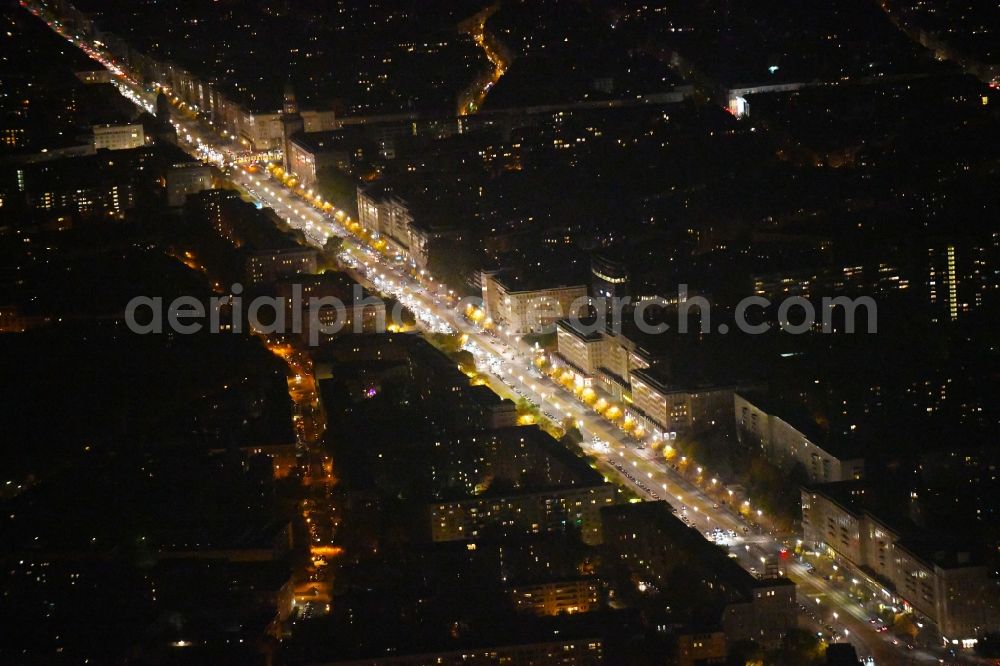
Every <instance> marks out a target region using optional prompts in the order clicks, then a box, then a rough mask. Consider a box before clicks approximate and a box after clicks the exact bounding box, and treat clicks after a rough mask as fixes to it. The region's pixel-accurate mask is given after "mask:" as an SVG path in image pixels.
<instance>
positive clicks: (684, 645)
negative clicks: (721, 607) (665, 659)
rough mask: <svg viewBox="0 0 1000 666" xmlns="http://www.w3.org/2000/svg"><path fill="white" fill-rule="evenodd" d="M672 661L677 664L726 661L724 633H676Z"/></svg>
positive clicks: (696, 665) (691, 664) (695, 664)
mask: <svg viewBox="0 0 1000 666" xmlns="http://www.w3.org/2000/svg"><path fill="white" fill-rule="evenodd" d="M676 641H677V643H676V647H675V648H674V663H675V664H677V666H701V665H702V664H724V663H726V634H725V633H724V632H722V631H711V630H708V631H698V632H688V631H685V632H683V633H680V634H677V636H676Z"/></svg>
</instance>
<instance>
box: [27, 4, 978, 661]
mask: <svg viewBox="0 0 1000 666" xmlns="http://www.w3.org/2000/svg"><path fill="white" fill-rule="evenodd" d="M29 9H32V11H34V12H35V13H36V14H39V16H40V18H42V19H43V20H44V19H45V18H46V17H45V16H44V15H42V14H41V13H40V12H39V11H38V10H36V9H34V8H31V7H29ZM50 25H52V23H51V22H50ZM479 25H480V28H481V25H482V23H481V22H480V24H479ZM53 29H56V30H57V31H58V26H53ZM60 34H62V33H60ZM63 36H64V37H67V39H70V40H71V41H73V43H74V44H75V45H76V46H78V47H79V48H81V49H83V50H84V51H86V52H87V53H88V54H89V55H91V56H92V57H94V58H96V59H98V60H100V61H101V62H102V63H103V64H104V65H105V66H106V67H108V69H110V70H111V71H112V72H113V73H114V74H115V75H116V76H117V84H118V86H119V88H120V89H121V90H122V91H123V94H126V96H128V97H129V98H130V99H132V100H133V101H136V102H137V103H143V102H145V103H147V104H148V103H149V101H150V93H149V92H146V91H143V90H141V88H140V87H139V86H138V85H137V84H136V83H135V82H134V81H132V80H131V79H129V78H128V75H127V73H125V72H122V71H121V70H120V69H119V68H118V67H116V66H115V65H114V64H113V63H110V62H108V60H107V58H105V57H102V55H101V53H100V51H99V49H97V48H95V47H94V46H93V45H91V44H85V43H83V42H82V41H81V40H78V39H73V38H71V37H70V36H67V35H65V34H64V35H63ZM477 41H478V42H480V44H481V45H483V44H482V41H481V37H480V39H479V40H477ZM483 48H484V49H486V48H487V47H486V46H483ZM490 59H491V61H493V62H494V65H495V66H496V71H495V74H494V79H493V82H495V80H496V78H499V75H502V73H503V65H502V63H500V62H499V61H498V60H495V59H494V58H493V57H491V58H490ZM194 111H197V110H196V109H195V110H194ZM174 124H175V125H176V127H177V130H178V137H179V140H180V142H181V146H182V147H183V148H184V149H185V150H187V151H188V152H190V153H191V154H192V155H195V156H197V157H199V158H200V159H204V160H206V161H212V162H214V163H215V164H216V165H217V166H222V167H223V169H224V173H225V174H226V176H227V177H228V178H230V179H231V180H232V182H233V183H235V184H236V185H238V186H239V187H240V188H241V189H242V190H243V191H244V192H245V193H246V195H247V196H248V197H250V198H252V199H254V200H256V201H258V202H259V203H260V204H261V205H263V206H267V207H270V208H272V209H274V211H275V212H276V213H277V214H278V215H279V216H281V217H282V218H284V219H286V220H287V221H288V222H289V223H290V224H291V225H292V226H293V227H295V228H298V229H301V230H302V231H303V232H304V233H305V235H306V237H307V238H308V240H309V242H310V243H312V244H314V245H316V246H317V247H322V246H323V244H324V243H325V241H326V240H327V239H328V238H329V237H332V236H339V237H343V238H344V245H343V250H342V252H341V255H340V259H341V262H342V264H343V269H344V270H345V271H346V272H347V273H348V274H349V275H350V276H351V277H352V278H354V279H355V280H357V281H358V282H359V283H361V284H363V285H364V286H366V287H368V288H370V289H372V290H373V291H375V292H380V293H383V294H386V295H391V296H393V297H395V298H397V299H398V300H399V301H400V302H402V303H403V304H404V305H405V306H406V307H407V308H409V309H410V310H411V311H412V312H413V313H414V315H415V316H416V319H417V325H418V327H419V328H421V329H422V330H425V331H432V332H437V333H455V334H459V335H462V336H463V339H464V340H465V343H464V344H465V348H466V349H468V350H469V351H470V352H472V353H473V354H474V356H475V358H476V361H477V366H478V369H479V371H480V373H481V374H482V375H483V376H484V377H486V379H487V382H488V384H489V385H490V386H491V388H493V389H494V390H495V391H496V392H497V393H499V394H501V395H502V396H504V397H513V398H515V399H517V398H519V397H522V398H524V399H525V400H527V401H529V402H531V403H533V404H534V405H537V407H538V410H539V412H541V413H542V414H545V415H548V416H547V417H546V418H548V419H549V420H551V421H552V424H553V425H555V426H556V427H558V426H559V424H562V423H564V422H565V421H566V420H567V419H568V420H572V421H573V422H575V424H576V426H577V427H578V428H579V430H580V432H581V434H582V436H583V440H582V444H581V446H582V447H583V448H584V449H586V453H587V454H588V455H590V456H591V457H592V458H593V459H595V460H596V461H597V464H598V465H599V468H600V470H601V471H602V472H603V473H604V475H605V476H606V477H607V478H608V479H609V480H613V481H615V482H617V483H619V484H620V485H622V486H624V487H626V488H628V489H629V490H630V491H631V492H632V493H633V494H634V495H636V496H637V497H640V498H643V499H654V500H655V499H663V500H666V501H668V502H669V503H670V504H671V505H672V506H673V507H674V508H675V509H676V510H677V512H678V514H679V515H681V516H682V517H683V518H685V519H686V520H687V521H689V522H690V524H691V526H692V527H694V528H696V529H698V531H699V532H701V533H702V534H705V535H706V536H707V538H714V537H713V530H714V529H715V528H719V529H720V530H722V532H721V534H722V536H721V537H720V538H718V539H716V540H717V541H719V542H720V544H721V545H724V546H727V547H728V548H729V550H730V552H731V553H732V555H731V556H732V557H734V558H736V559H738V560H739V562H740V564H741V565H742V566H743V567H744V568H746V569H747V570H749V571H751V573H755V574H756V573H759V574H763V573H764V568H765V565H767V564H769V563H777V564H778V565H779V566H780V567H781V569H782V570H783V572H784V574H785V575H787V576H788V577H789V578H790V579H792V580H793V581H794V582H795V583H796V584H797V585H798V590H799V593H798V599H799V603H800V606H801V608H802V610H801V612H800V624H801V626H803V627H804V628H808V629H810V630H813V631H817V632H821V633H822V634H823V635H824V637H826V638H830V637H831V634H832V635H834V636H835V637H837V638H839V639H840V640H847V641H850V642H851V643H853V644H854V645H855V646H856V647H857V649H858V653H859V654H860V655H863V656H869V655H870V656H871V657H873V658H874V661H875V663H879V664H900V663H939V662H940V663H958V662H955V661H954V658H951V659H950V660H948V661H946V660H945V659H939V658H940V657H941V656H943V655H938V654H931V653H929V652H925V651H921V650H914V649H910V648H908V646H906V645H902V644H898V645H894V644H893V643H894V642H897V643H898V641H895V639H892V638H890V636H889V633H888V632H886V633H880V632H878V631H877V625H876V624H873V623H872V622H870V617H869V614H868V613H867V612H866V611H865V610H864V608H863V605H862V604H861V603H860V602H859V601H858V600H857V599H856V598H852V597H851V596H849V594H850V591H851V588H852V587H855V586H856V585H857V582H852V577H851V575H850V574H847V575H846V576H837V575H834V576H828V575H825V573H826V571H827V570H826V569H817V570H813V571H811V572H810V570H809V569H810V568H812V565H811V564H809V563H808V562H809V559H812V560H813V561H815V562H817V563H819V566H820V567H824V566H829V564H828V562H829V561H828V560H826V558H821V557H816V556H808V555H807V556H804V557H801V558H800V556H799V555H797V554H796V553H797V552H799V551H800V550H801V548H800V547H801V542H799V541H797V536H796V535H792V534H774V533H772V532H771V531H769V530H768V529H767V527H766V525H767V522H768V521H767V516H762V515H760V513H759V512H758V511H757V510H756V509H755V507H752V506H749V505H748V504H744V505H741V506H738V507H734V506H733V503H730V502H727V501H726V500H727V498H726V496H725V493H726V491H725V490H723V489H722V488H721V487H718V486H720V484H718V483H717V481H716V480H714V479H712V477H711V472H710V471H709V470H704V471H703V470H700V468H699V469H691V468H690V466H686V465H679V466H678V467H679V468H678V469H674V467H673V466H672V465H670V464H668V463H667V461H666V460H665V458H664V456H663V454H662V452H660V451H659V450H658V448H657V447H655V446H653V443H652V441H647V442H637V441H636V439H635V438H634V437H633V436H631V435H629V434H628V433H626V432H625V431H623V430H621V429H620V428H619V427H618V426H617V425H615V424H614V423H612V422H610V421H609V420H607V419H606V418H604V417H603V416H601V415H600V414H598V413H596V412H595V411H594V410H593V409H592V408H591V407H589V406H587V405H586V404H584V403H583V402H581V401H580V400H579V399H578V397H577V396H576V395H574V393H573V392H572V391H570V390H567V389H566V388H565V387H563V386H562V385H560V384H559V383H557V382H555V381H553V380H552V379H550V378H549V377H547V376H546V375H545V374H543V373H542V372H540V371H539V369H538V367H537V366H536V364H535V360H536V358H537V357H536V353H535V351H534V350H532V349H528V348H525V347H524V346H523V345H521V344H519V342H518V340H517V339H512V340H507V341H504V340H501V339H498V338H497V336H496V335H495V334H493V333H491V332H487V331H484V330H483V329H482V328H481V327H479V326H478V325H475V324H473V323H472V322H471V321H470V320H469V319H467V318H466V316H465V313H464V311H459V310H458V309H456V307H455V305H456V303H455V299H454V297H453V295H452V293H451V292H449V290H448V289H447V287H446V286H445V285H442V284H440V283H436V282H434V280H433V278H431V277H430V276H426V275H424V276H421V275H415V274H414V273H413V271H412V270H411V269H410V268H409V267H408V266H406V265H404V264H402V263H401V262H398V261H395V260H394V259H390V258H387V257H385V256H384V255H383V254H382V253H380V252H379V251H377V250H375V249H374V248H373V247H372V246H371V245H369V242H371V241H377V238H372V237H371V236H370V235H368V234H367V233H366V232H364V230H362V229H361V228H360V225H358V224H357V223H356V222H354V221H352V220H350V218H348V217H347V216H346V215H345V214H344V213H343V211H341V210H339V209H337V208H336V206H335V205H334V204H333V203H332V202H325V201H323V200H321V199H319V198H315V197H311V196H310V194H309V193H307V192H304V191H302V190H301V189H295V188H294V187H291V188H290V187H288V186H286V185H285V184H284V183H283V182H282V181H281V180H280V179H279V178H277V177H275V176H274V175H272V174H271V173H270V172H269V170H268V169H267V168H264V167H263V166H261V165H250V166H226V165H228V164H232V163H233V161H234V159H235V158H236V156H238V155H240V154H242V153H244V151H245V147H244V146H241V145H240V144H238V143H236V142H235V141H234V139H233V138H231V137H222V136H219V135H216V134H214V133H213V131H212V128H210V127H208V126H207V125H206V124H203V123H201V122H200V121H198V120H196V114H195V113H190V112H184V111H178V112H177V113H176V114H175V118H174ZM268 346H269V348H270V349H271V350H272V351H273V352H275V353H278V354H279V355H281V356H282V358H285V360H286V361H287V362H288V363H289V367H290V369H291V370H290V380H289V382H290V387H289V388H290V394H291V395H292V397H293V400H294V402H295V406H296V408H295V415H296V429H297V434H298V437H299V442H300V444H302V445H303V446H304V447H306V448H307V449H309V450H311V451H313V452H315V447H313V445H314V444H315V443H316V442H317V441H318V440H319V438H320V435H321V433H322V428H323V426H322V410H321V406H320V405H319V401H318V398H317V395H316V387H315V384H314V379H313V377H312V374H311V370H310V368H309V367H308V363H309V362H308V356H307V354H305V353H304V352H302V351H301V350H296V349H293V348H291V347H288V346H286V345H283V344H282V343H278V342H274V343H271V342H269V344H268ZM309 460H310V462H309V466H310V468H312V467H316V468H317V469H316V470H315V471H316V472H317V473H316V474H313V473H312V472H310V475H309V476H311V477H313V478H320V479H322V478H326V479H327V480H328V481H332V480H333V476H332V469H331V467H330V461H329V460H328V459H323V458H314V457H312V456H310V458H309ZM325 485H327V487H328V486H329V484H325ZM306 504H307V506H304V507H303V515H304V517H305V518H306V520H307V522H308V523H310V524H311V525H313V527H311V529H312V530H313V534H312V536H313V540H314V544H315V545H316V548H314V554H318V553H321V552H322V551H321V549H322V548H323V546H321V545H319V544H322V543H323V542H326V541H327V539H328V538H329V536H328V534H329V530H328V529H327V528H323V529H322V530H321V531H319V528H315V527H314V523H313V520H314V518H315V519H317V520H316V522H320V521H319V520H318V518H319V517H322V519H323V521H324V522H326V523H327V524H335V520H334V519H333V518H332V517H331V516H329V515H325V512H324V515H322V516H320V515H319V513H317V512H316V511H314V504H313V503H311V502H308V501H307V502H306ZM734 509H737V510H734ZM331 529H332V528H331ZM734 534H735V536H733V535H734ZM782 548H787V550H786V551H785V552H784V553H783V554H782V555H783V556H784V557H783V556H782V555H779V552H780V551H781V550H782ZM820 560H824V561H825V562H827V564H824V563H821V562H820ZM315 561H316V562H321V561H322V557H320V556H319V555H316V557H315ZM828 578H830V579H829V580H828ZM307 587H308V588H309V589H304V590H297V592H299V593H300V594H301V595H318V596H319V597H320V598H322V599H326V598H327V597H326V595H325V591H324V590H322V589H319V590H317V589H316V587H317V586H315V585H309V586H307ZM963 659H964V660H965V661H966V663H976V662H975V660H974V658H973V657H969V656H964V655H963Z"/></svg>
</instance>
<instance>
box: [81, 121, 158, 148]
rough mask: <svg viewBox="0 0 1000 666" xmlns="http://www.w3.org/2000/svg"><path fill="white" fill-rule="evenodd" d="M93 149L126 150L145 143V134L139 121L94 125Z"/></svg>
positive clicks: (139, 146)
mask: <svg viewBox="0 0 1000 666" xmlns="http://www.w3.org/2000/svg"><path fill="white" fill-rule="evenodd" d="M92 130H93V132H94V149H95V150H102V149H107V150H128V149H130V148H141V147H143V146H145V145H146V136H145V134H144V133H143V130H142V125H141V124H139V123H129V124H122V125H118V124H107V125H94V126H93V128H92Z"/></svg>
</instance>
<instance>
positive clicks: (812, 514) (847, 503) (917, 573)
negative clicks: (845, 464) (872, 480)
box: [801, 483, 1000, 645]
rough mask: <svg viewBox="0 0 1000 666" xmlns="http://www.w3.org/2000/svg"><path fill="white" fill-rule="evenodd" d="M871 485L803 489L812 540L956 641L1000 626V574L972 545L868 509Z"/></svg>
mask: <svg viewBox="0 0 1000 666" xmlns="http://www.w3.org/2000/svg"><path fill="white" fill-rule="evenodd" d="M867 492H869V491H868V490H867V489H866V488H865V487H864V486H862V485H861V484H857V483H832V484H823V485H817V486H811V487H804V488H802V491H801V495H802V530H803V538H804V539H805V541H806V542H807V543H812V544H817V545H819V546H820V547H825V548H828V549H830V550H831V551H833V553H834V554H835V557H837V558H838V559H839V560H841V561H842V562H845V563H847V564H849V565H851V566H853V567H856V568H858V569H861V570H862V571H864V572H868V573H870V574H871V575H873V577H874V579H875V581H876V583H881V584H882V585H883V586H887V587H888V588H891V591H892V593H893V595H895V596H898V597H899V599H901V600H902V601H903V602H905V604H906V605H908V606H909V607H910V608H912V609H913V610H914V611H916V612H917V613H918V614H919V615H920V616H922V617H924V618H926V619H928V620H930V621H931V622H933V623H934V624H935V625H936V626H937V628H938V630H939V631H940V632H941V635H942V636H943V637H944V638H945V639H946V640H948V641H949V643H950V642H951V641H958V642H959V643H960V644H962V643H963V642H964V644H965V645H968V644H969V641H974V640H975V639H976V638H977V637H979V636H981V635H982V634H984V633H987V632H994V631H997V630H998V629H1000V579H998V578H997V577H996V576H995V575H993V571H992V570H991V568H990V567H989V566H987V564H986V563H985V561H984V560H983V559H982V558H981V557H979V556H978V554H977V553H974V552H972V551H971V550H968V549H964V550H963V549H955V548H953V547H950V546H947V545H940V544H936V545H935V544H934V543H933V542H934V540H933V539H930V540H927V539H921V538H919V537H918V538H913V537H909V538H908V537H906V536H904V535H903V530H902V529H900V528H899V527H897V526H895V525H892V524H890V522H888V521H886V520H884V519H882V518H880V517H878V516H877V515H875V514H873V513H872V512H871V511H869V510H867V509H865V508H864V506H863V502H864V499H865V495H866V493H867Z"/></svg>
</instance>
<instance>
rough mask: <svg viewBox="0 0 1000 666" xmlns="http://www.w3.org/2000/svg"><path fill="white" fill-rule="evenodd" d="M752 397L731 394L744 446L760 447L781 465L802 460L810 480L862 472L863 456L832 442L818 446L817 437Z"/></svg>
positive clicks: (848, 477)
mask: <svg viewBox="0 0 1000 666" xmlns="http://www.w3.org/2000/svg"><path fill="white" fill-rule="evenodd" d="M754 400H755V401H756V402H753V401H751V398H750V397H749V396H748V395H746V394H743V393H736V394H735V395H734V397H733V405H734V410H735V417H736V431H737V436H738V438H739V440H740V442H741V443H743V444H744V445H745V446H756V447H760V448H761V449H762V450H763V452H764V455H765V456H766V457H767V459H768V460H770V461H771V462H773V463H774V464H776V465H778V466H781V467H788V466H789V465H793V464H794V463H796V462H798V463H801V464H802V466H803V467H804V468H805V470H806V474H807V475H808V478H809V480H810V481H813V482H819V483H827V482H833V481H849V480H851V479H860V478H862V477H863V476H864V471H865V461H864V458H863V457H861V456H859V455H856V454H853V453H850V452H848V451H844V452H837V453H834V452H833V451H831V448H833V445H834V443H831V442H825V443H824V444H823V445H822V446H821V445H820V444H818V443H817V440H818V439H819V437H816V436H815V435H812V436H811V437H810V436H807V435H806V434H804V433H803V432H802V431H801V430H799V429H798V428H796V427H795V426H793V425H792V424H790V423H788V422H787V421H785V420H784V419H783V418H781V417H780V416H778V415H777V414H774V413H769V412H768V411H765V410H764V409H763V408H762V407H761V406H759V405H760V404H763V402H762V401H761V400H760V399H758V398H756V397H755V398H754ZM773 411H774V410H773V409H772V410H771V412H773Z"/></svg>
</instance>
